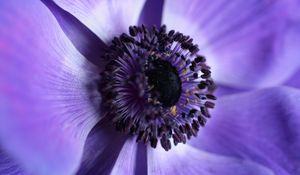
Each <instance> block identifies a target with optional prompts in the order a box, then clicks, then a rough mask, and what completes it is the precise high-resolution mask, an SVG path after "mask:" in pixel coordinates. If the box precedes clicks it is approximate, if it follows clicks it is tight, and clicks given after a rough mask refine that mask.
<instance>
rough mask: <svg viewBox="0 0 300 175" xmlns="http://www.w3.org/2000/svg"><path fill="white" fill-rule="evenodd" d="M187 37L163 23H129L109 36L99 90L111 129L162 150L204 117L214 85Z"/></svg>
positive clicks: (196, 126) (192, 130) (189, 133)
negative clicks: (108, 45) (126, 29)
mask: <svg viewBox="0 0 300 175" xmlns="http://www.w3.org/2000/svg"><path fill="white" fill-rule="evenodd" d="M198 52H199V48H198V45H196V44H193V39H192V38H190V37H189V36H185V35H183V34H182V33H180V32H175V31H174V30H170V31H168V32H167V29H166V26H165V25H163V26H161V27H160V28H156V27H155V26H153V27H151V28H146V27H145V26H144V25H142V26H140V27H138V26H130V27H129V35H128V34H125V33H123V34H122V35H121V36H120V37H115V38H114V39H113V40H112V45H111V46H110V48H109V50H108V51H107V52H106V53H105V55H104V56H103V57H104V58H105V59H107V60H110V63H109V64H108V65H107V66H106V69H105V71H104V72H102V73H101V75H102V77H103V78H102V81H101V82H100V83H99V91H100V92H101V93H102V96H103V100H102V101H103V104H102V106H103V108H104V109H105V110H106V111H108V112H107V117H109V118H110V119H111V121H112V122H113V123H114V124H115V126H116V129H117V130H119V131H122V132H125V133H128V134H130V135H133V136H135V137H136V141H137V142H142V143H145V144H149V145H150V146H151V147H153V148H155V147H156V146H157V143H158V142H160V144H161V146H162V147H163V148H164V149H165V150H166V151H167V150H169V149H171V145H172V144H171V142H173V144H174V145H177V144H178V143H186V140H187V139H190V138H191V137H192V136H196V135H197V132H198V131H199V130H200V127H201V126H202V127H203V126H204V125H205V123H206V121H207V118H210V114H209V112H208V108H213V107H214V103H213V101H214V100H216V97H215V96H214V95H213V91H214V90H215V88H216V86H215V84H214V82H213V80H212V79H211V71H210V67H209V66H207V65H206V64H205V61H206V59H205V58H204V56H202V55H199V54H198Z"/></svg>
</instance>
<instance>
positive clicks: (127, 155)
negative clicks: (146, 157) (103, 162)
mask: <svg viewBox="0 0 300 175" xmlns="http://www.w3.org/2000/svg"><path fill="white" fill-rule="evenodd" d="M137 147H138V144H137V143H136V141H135V139H134V138H133V137H131V138H129V139H128V140H127V141H126V142H125V144H124V145H123V147H122V150H121V152H120V154H119V156H118V159H117V161H116V163H115V165H114V167H113V169H112V171H111V173H110V174H111V175H120V174H134V172H135V168H137V167H135V162H136V154H137Z"/></svg>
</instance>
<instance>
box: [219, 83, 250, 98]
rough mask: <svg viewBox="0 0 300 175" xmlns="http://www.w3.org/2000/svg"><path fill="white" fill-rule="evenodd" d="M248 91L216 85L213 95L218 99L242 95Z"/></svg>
mask: <svg viewBox="0 0 300 175" xmlns="http://www.w3.org/2000/svg"><path fill="white" fill-rule="evenodd" d="M247 91H249V89H243V88H237V87H232V86H225V85H222V84H218V86H217V89H216V91H215V95H216V96H217V97H218V98H219V97H222V96H226V95H231V94H236V93H242V92H247Z"/></svg>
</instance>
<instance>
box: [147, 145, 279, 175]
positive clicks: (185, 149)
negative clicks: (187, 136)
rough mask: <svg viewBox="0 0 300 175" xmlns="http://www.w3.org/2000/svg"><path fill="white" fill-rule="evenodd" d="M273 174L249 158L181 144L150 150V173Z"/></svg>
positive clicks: (164, 174)
mask: <svg viewBox="0 0 300 175" xmlns="http://www.w3.org/2000/svg"><path fill="white" fill-rule="evenodd" d="M152 174H153V175H156V174H160V175H168V174H176V175H186V174H190V175H199V174H205V175H219V174H221V175H232V174H238V175H253V174H255V175H273V173H272V171H270V170H269V169H267V168H266V167H263V166H262V165H260V164H258V163H255V162H252V161H250V160H243V159H239V158H234V157H229V156H221V155H217V154H212V153H208V152H205V151H201V150H197V149H195V148H193V147H191V146H189V145H181V144H180V145H178V146H175V147H173V148H172V149H171V150H170V151H168V152H166V151H165V150H163V149H162V148H161V147H159V148H157V149H153V148H149V150H148V175H152Z"/></svg>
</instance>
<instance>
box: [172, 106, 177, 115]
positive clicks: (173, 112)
mask: <svg viewBox="0 0 300 175" xmlns="http://www.w3.org/2000/svg"><path fill="white" fill-rule="evenodd" d="M171 114H172V115H174V116H176V114H177V108H176V106H172V107H171Z"/></svg>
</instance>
